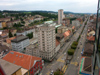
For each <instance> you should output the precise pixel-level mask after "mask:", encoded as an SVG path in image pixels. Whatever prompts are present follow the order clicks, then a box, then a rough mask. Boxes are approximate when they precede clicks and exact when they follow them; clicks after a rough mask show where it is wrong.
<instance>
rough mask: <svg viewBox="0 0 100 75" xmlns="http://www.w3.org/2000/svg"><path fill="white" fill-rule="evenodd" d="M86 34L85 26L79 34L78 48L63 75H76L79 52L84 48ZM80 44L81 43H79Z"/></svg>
mask: <svg viewBox="0 0 100 75" xmlns="http://www.w3.org/2000/svg"><path fill="white" fill-rule="evenodd" d="M86 33H87V25H86V26H85V28H84V30H83V33H82V34H81V38H80V39H79V43H78V47H79V49H78V47H77V49H76V51H75V53H74V56H73V59H72V61H71V62H70V64H69V65H68V68H67V70H66V72H65V75H78V69H79V63H80V60H81V51H82V49H83V47H84V44H85V40H86ZM80 42H81V43H80Z"/></svg>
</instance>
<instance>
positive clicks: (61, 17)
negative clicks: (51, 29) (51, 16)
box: [58, 9, 64, 24]
mask: <svg viewBox="0 0 100 75" xmlns="http://www.w3.org/2000/svg"><path fill="white" fill-rule="evenodd" d="M63 18H64V14H63V9H60V10H58V24H62V20H63Z"/></svg>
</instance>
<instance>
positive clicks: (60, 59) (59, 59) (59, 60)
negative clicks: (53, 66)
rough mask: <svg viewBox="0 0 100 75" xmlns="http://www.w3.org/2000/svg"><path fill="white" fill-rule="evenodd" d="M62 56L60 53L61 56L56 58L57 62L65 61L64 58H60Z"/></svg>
mask: <svg viewBox="0 0 100 75" xmlns="http://www.w3.org/2000/svg"><path fill="white" fill-rule="evenodd" d="M62 57H63V55H62V56H60V57H59V58H58V59H57V61H58V62H62V63H64V62H65V60H64V59H62Z"/></svg>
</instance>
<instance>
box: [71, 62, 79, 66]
mask: <svg viewBox="0 0 100 75" xmlns="http://www.w3.org/2000/svg"><path fill="white" fill-rule="evenodd" d="M70 64H73V65H75V66H77V65H78V62H71V63H70Z"/></svg>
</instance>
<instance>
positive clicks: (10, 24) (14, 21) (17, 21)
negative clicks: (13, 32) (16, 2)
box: [6, 20, 20, 27]
mask: <svg viewBox="0 0 100 75" xmlns="http://www.w3.org/2000/svg"><path fill="white" fill-rule="evenodd" d="M18 23H20V20H13V21H8V22H7V23H6V24H7V27H13V25H14V24H18Z"/></svg>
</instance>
